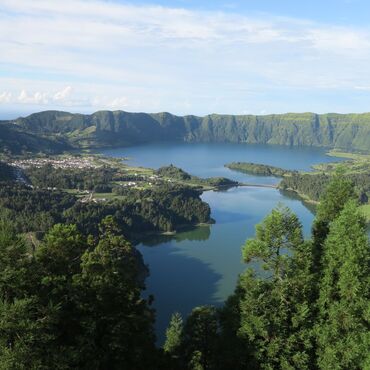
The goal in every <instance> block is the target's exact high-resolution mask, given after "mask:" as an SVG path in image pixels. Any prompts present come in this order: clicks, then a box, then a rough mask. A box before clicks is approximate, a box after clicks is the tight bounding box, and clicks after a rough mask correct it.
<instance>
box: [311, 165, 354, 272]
mask: <svg viewBox="0 0 370 370" xmlns="http://www.w3.org/2000/svg"><path fill="white" fill-rule="evenodd" d="M355 198H356V195H355V191H354V186H353V183H352V181H351V180H349V179H348V178H346V176H345V172H344V170H343V169H341V168H340V169H338V171H337V172H336V174H335V175H334V176H333V178H332V179H331V181H330V182H329V184H328V186H327V187H326V189H325V192H324V193H323V195H322V197H321V198H320V203H319V205H318V207H317V214H316V218H315V221H314V223H313V226H312V238H313V245H314V264H313V268H314V270H315V272H316V273H318V274H320V271H321V269H322V261H321V257H322V256H323V247H324V242H325V239H326V237H327V235H328V233H329V228H330V224H331V222H333V221H334V220H335V219H336V218H337V217H338V215H339V213H340V212H341V211H342V209H343V207H344V205H345V204H346V203H347V202H348V201H349V200H350V199H355Z"/></svg>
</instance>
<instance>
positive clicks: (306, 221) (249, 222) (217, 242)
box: [102, 143, 338, 342]
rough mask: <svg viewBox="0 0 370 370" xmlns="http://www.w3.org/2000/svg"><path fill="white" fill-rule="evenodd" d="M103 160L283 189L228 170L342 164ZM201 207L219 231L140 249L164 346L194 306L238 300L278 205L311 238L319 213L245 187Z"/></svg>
mask: <svg viewBox="0 0 370 370" xmlns="http://www.w3.org/2000/svg"><path fill="white" fill-rule="evenodd" d="M102 153H103V154H104V155H108V156H114V157H129V161H128V163H129V164H131V165H138V166H144V167H151V168H158V167H161V166H164V165H169V164H174V165H175V166H178V167H181V168H182V169H184V170H186V171H187V172H189V173H191V174H193V175H197V176H201V177H211V176H224V177H228V178H231V179H234V180H238V181H242V182H247V183H256V184H276V183H277V182H278V181H279V179H276V178H274V177H261V176H249V175H245V174H241V173H238V172H234V171H231V170H229V169H227V168H225V167H224V164H226V163H229V162H232V161H246V162H256V163H263V164H270V165H274V166H278V167H282V168H286V169H297V170H309V169H310V166H311V165H313V164H317V163H322V162H331V161H333V160H338V159H335V158H332V157H328V156H326V155H325V150H324V149H320V148H297V147H292V148H290V147H283V146H267V145H250V144H248V145H247V144H224V143H217V144H203V143H191V144H190V143H189V144H187V143H156V144H147V145H138V146H133V147H126V148H118V149H110V150H104V151H102ZM202 199H203V200H204V201H205V202H207V203H208V204H209V205H210V207H211V210H212V215H211V216H212V218H213V219H215V221H216V223H215V224H213V225H210V226H202V227H197V228H195V229H192V230H188V231H184V232H179V233H177V234H176V235H175V236H154V237H150V238H149V239H147V240H143V241H142V243H141V244H139V245H138V246H137V247H138V249H139V250H140V251H141V253H142V254H143V256H144V261H145V263H146V264H148V265H149V269H150V277H149V278H148V279H147V284H146V285H147V294H153V295H154V297H155V301H154V307H155V309H156V310H157V321H156V326H157V327H156V328H157V334H158V339H159V342H161V341H162V340H163V336H164V331H165V328H166V326H167V324H168V321H169V318H170V316H171V314H172V313H173V312H174V311H179V312H180V313H182V314H183V315H184V316H185V315H187V314H188V313H189V312H190V311H191V309H192V308H193V307H195V306H199V305H204V304H215V305H219V304H222V302H223V301H224V300H225V299H226V298H227V297H228V295H230V294H231V293H232V292H233V289H234V287H235V284H236V281H237V278H238V275H239V274H240V273H241V272H242V271H244V270H245V268H246V267H247V266H246V265H245V264H244V263H242V261H241V247H242V245H243V244H244V242H245V240H246V239H247V238H250V237H253V235H254V227H255V225H256V224H257V223H259V222H260V221H261V220H262V219H263V218H264V217H265V216H266V215H267V214H268V213H269V212H270V211H271V209H272V208H274V207H276V206H277V205H278V204H279V203H281V204H284V205H286V206H288V207H289V208H291V209H292V210H293V211H294V212H295V213H296V214H297V215H298V216H299V218H300V220H301V222H302V225H303V227H304V232H305V235H306V236H308V235H309V233H310V228H311V224H312V220H313V213H312V212H311V211H310V210H309V208H307V207H306V206H305V205H304V204H303V203H302V202H301V201H300V200H299V199H297V198H296V197H292V196H291V195H288V194H282V193H281V192H280V191H278V190H276V189H272V188H257V187H238V188H232V189H229V190H227V191H219V192H215V191H207V192H205V193H203V195H202Z"/></svg>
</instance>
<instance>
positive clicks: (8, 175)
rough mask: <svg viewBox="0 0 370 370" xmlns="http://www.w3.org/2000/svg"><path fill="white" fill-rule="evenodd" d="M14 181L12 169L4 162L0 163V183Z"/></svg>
mask: <svg viewBox="0 0 370 370" xmlns="http://www.w3.org/2000/svg"><path fill="white" fill-rule="evenodd" d="M14 179H15V174H14V168H13V167H11V166H9V165H8V164H6V163H4V162H0V182H1V181H13V180H14Z"/></svg>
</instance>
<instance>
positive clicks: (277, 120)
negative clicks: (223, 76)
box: [0, 111, 370, 151]
mask: <svg viewBox="0 0 370 370" xmlns="http://www.w3.org/2000/svg"><path fill="white" fill-rule="evenodd" d="M9 126H12V127H13V130H11V131H12V133H13V134H15V135H16V137H17V138H18V137H19V140H20V141H22V143H26V144H25V145H28V146H29V147H31V148H32V147H33V146H34V145H33V144H36V143H34V142H33V139H34V140H38V139H40V140H41V142H40V143H41V144H42V146H43V147H46V148H47V147H48V146H49V144H50V142H51V143H56V144H57V145H56V147H55V150H60V149H61V148H62V147H74V148H86V147H95V148H97V147H111V146H120V145H122V146H124V145H129V144H137V143H145V142H154V141H188V142H240V143H241V142H244V143H261V144H280V145H290V146H291V145H295V146H303V145H308V146H321V147H330V148H337V149H346V150H363V151H369V150H370V113H364V114H334V113H331V114H322V115H319V114H314V113H301V114H295V113H288V114H276V115H275V114H274V115H265V116H253V115H237V116H233V115H219V114H211V115H207V116H205V117H197V116H184V117H180V116H175V115H173V114H170V113H156V114H147V113H128V112H124V111H113V112H112V111H99V112H96V113H93V114H90V115H86V114H72V113H68V112H59V111H45V112H40V113H35V114H31V115H30V116H28V117H25V118H18V119H16V120H13V121H8V122H6V123H4V122H3V124H0V129H1V128H4V127H9ZM0 137H2V135H1V133H0ZM9 145H11V144H9ZM18 146H22V144H21V143H19V145H18Z"/></svg>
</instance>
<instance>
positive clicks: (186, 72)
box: [0, 0, 370, 114]
mask: <svg viewBox="0 0 370 370" xmlns="http://www.w3.org/2000/svg"><path fill="white" fill-rule="evenodd" d="M0 35H1V37H0V48H1V50H2V51H6V52H2V53H1V54H0V68H1V71H2V72H1V73H0V109H4V107H13V109H14V107H15V108H16V107H20V106H23V107H25V106H27V107H29V108H30V109H31V108H32V109H49V108H50V109H51V108H57V109H67V108H74V109H75V110H78V109H80V110H85V111H89V110H97V109H126V110H145V111H159V110H170V111H173V112H176V113H181V114H182V113H196V114H204V113H210V112H221V113H222V112H225V113H242V112H246V111H248V112H250V113H260V112H262V111H266V112H282V111H287V110H290V111H293V110H295V111H302V110H315V111H318V112H320V111H327V110H330V109H333V110H336V111H346V110H353V111H356V110H366V106H367V104H368V103H369V100H370V99H369V98H370V95H369V90H368V89H366V88H363V87H367V86H370V73H369V68H368V66H369V64H370V29H369V28H364V27H361V28H355V27H343V26H337V25H335V24H319V23H317V22H314V21H310V20H304V19H292V18H282V17H276V16H273V15H266V14H265V15H256V14H232V13H230V12H228V13H225V12H222V11H219V12H216V11H213V12H210V11H197V10H189V9H178V8H168V7H161V6H150V5H147V6H135V5H130V4H125V5H123V4H119V3H114V2H106V1H82V0H73V1H72V0H64V1H63V2H61V1H57V0H54V1H50V0H32V1H28V0H0ZM361 87H362V88H361Z"/></svg>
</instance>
